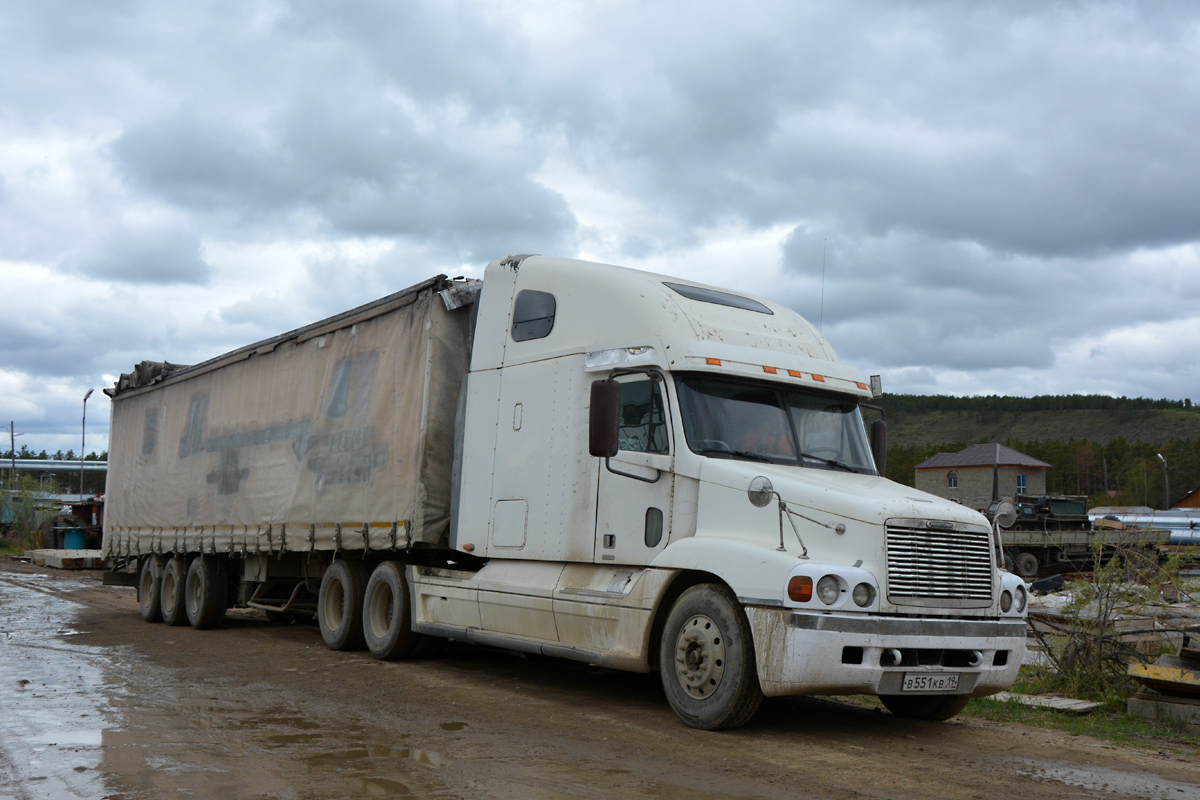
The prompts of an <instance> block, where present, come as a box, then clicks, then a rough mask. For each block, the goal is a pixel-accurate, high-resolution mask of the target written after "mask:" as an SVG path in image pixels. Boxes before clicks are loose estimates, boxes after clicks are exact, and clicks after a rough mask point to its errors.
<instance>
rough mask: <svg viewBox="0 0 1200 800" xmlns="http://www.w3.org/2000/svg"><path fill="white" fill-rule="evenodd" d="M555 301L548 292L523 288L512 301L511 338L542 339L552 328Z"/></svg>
mask: <svg viewBox="0 0 1200 800" xmlns="http://www.w3.org/2000/svg"><path fill="white" fill-rule="evenodd" d="M556 307H557V303H556V302H555V300H554V295H552V294H550V293H549V292H538V291H535V290H533V289H525V290H523V291H521V292H520V293H518V294H517V300H516V302H515V303H513V323H512V338H513V341H514V342H525V341H528V340H530V339H542V338H545V337H546V336H549V335H550V331H551V330H553V328H554V313H555V310H556Z"/></svg>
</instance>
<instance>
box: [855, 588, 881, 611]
mask: <svg viewBox="0 0 1200 800" xmlns="http://www.w3.org/2000/svg"><path fill="white" fill-rule="evenodd" d="M852 597H854V604H855V605H856V606H858V607H859V608H866V607H867V606H869V605H871V603H873V602H875V587H874V586H872V585H871V584H869V583H860V584H859V585H858V586H855V587H854V593H853V595H852Z"/></svg>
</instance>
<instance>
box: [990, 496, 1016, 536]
mask: <svg viewBox="0 0 1200 800" xmlns="http://www.w3.org/2000/svg"><path fill="white" fill-rule="evenodd" d="M993 519H995V520H996V524H997V525H999V526H1000V527H1001V528H1005V529H1007V528H1011V527H1012V524H1013V523H1014V522H1016V521H1017V507H1016V506H1015V505H1013V504H1012V503H1010V502H1009V501H1007V500H1003V501H1001V502H1000V504H999V505H997V506H996V513H995V514H994V515H993Z"/></svg>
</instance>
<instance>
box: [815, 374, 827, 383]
mask: <svg viewBox="0 0 1200 800" xmlns="http://www.w3.org/2000/svg"><path fill="white" fill-rule="evenodd" d="M813 380H814V381H820V382H821V383H824V382H825V376H824V375H813Z"/></svg>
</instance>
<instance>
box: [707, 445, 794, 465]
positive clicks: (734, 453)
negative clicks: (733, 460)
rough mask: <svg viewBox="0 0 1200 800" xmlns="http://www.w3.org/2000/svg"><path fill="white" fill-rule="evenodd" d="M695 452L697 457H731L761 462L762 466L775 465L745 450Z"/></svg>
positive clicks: (712, 449) (715, 449) (716, 449)
mask: <svg viewBox="0 0 1200 800" xmlns="http://www.w3.org/2000/svg"><path fill="white" fill-rule="evenodd" d="M695 452H696V454H697V455H701V456H733V457H737V458H744V459H746V460H747V461H761V462H763V463H764V464H774V463H775V462H774V461H772V460H771V459H769V458H767V457H766V456H760V455H759V454H758V453H751V452H749V451H747V450H721V449H719V448H713V447H709V448H705V449H703V450H697V451H695Z"/></svg>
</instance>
